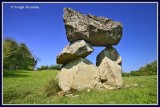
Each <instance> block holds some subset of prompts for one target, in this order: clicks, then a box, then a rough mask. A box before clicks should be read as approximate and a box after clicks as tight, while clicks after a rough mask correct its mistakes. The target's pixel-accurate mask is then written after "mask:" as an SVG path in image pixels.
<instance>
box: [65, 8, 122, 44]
mask: <svg viewBox="0 0 160 107" xmlns="http://www.w3.org/2000/svg"><path fill="white" fill-rule="evenodd" d="M63 20H64V24H65V29H66V34H67V39H68V41H69V42H74V41H77V40H85V41H86V42H88V43H89V44H91V45H92V46H107V45H117V44H118V43H119V42H120V40H121V38H122V25H121V23H119V22H114V21H112V19H110V18H105V17H97V16H94V15H91V14H89V15H85V14H82V13H80V12H77V11H75V10H73V9H71V8H64V16H63Z"/></svg>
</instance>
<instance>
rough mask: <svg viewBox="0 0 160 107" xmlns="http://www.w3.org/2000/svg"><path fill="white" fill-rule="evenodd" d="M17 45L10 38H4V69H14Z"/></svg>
mask: <svg viewBox="0 0 160 107" xmlns="http://www.w3.org/2000/svg"><path fill="white" fill-rule="evenodd" d="M17 50H18V44H17V42H16V41H15V40H13V39H11V38H6V39H5V40H4V42H3V67H4V68H6V69H15V68H16V62H17V59H16V56H17Z"/></svg>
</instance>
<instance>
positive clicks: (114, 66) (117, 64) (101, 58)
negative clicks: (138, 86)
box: [96, 46, 123, 87]
mask: <svg viewBox="0 0 160 107" xmlns="http://www.w3.org/2000/svg"><path fill="white" fill-rule="evenodd" d="M121 64H122V58H121V57H120V55H119V53H118V52H117V50H116V49H115V48H113V47H112V46H108V47H106V48H105V49H104V50H103V51H102V52H100V54H98V56H97V63H96V65H97V66H98V67H99V69H100V78H101V82H102V83H105V84H106V85H112V86H117V87H121V86H122V83H123V80H122V67H121Z"/></svg>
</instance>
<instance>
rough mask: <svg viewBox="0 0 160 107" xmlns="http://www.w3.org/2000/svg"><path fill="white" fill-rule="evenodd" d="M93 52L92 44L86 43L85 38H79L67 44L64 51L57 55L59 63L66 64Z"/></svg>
mask: <svg viewBox="0 0 160 107" xmlns="http://www.w3.org/2000/svg"><path fill="white" fill-rule="evenodd" d="M92 52H93V48H92V47H91V45H90V44H88V43H86V42H85V41H84V40H78V41H75V42H73V43H71V44H69V45H67V46H66V47H65V48H64V49H63V50H62V52H61V53H60V54H59V55H58V56H57V63H58V64H66V63H68V62H70V61H71V60H73V59H75V58H77V57H82V58H85V57H86V56H88V55H89V54H90V53H92Z"/></svg>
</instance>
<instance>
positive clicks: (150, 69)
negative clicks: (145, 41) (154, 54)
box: [122, 60, 157, 77]
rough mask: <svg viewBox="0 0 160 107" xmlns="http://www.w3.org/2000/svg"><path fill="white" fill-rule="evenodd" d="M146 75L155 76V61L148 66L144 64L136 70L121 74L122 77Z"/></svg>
mask: <svg viewBox="0 0 160 107" xmlns="http://www.w3.org/2000/svg"><path fill="white" fill-rule="evenodd" d="M148 75H157V60H155V61H153V62H151V63H150V64H146V65H145V66H143V67H140V68H139V69H138V70H135V71H131V72H129V73H126V72H125V73H124V72H123V73H122V76H124V77H129V76H148Z"/></svg>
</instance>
